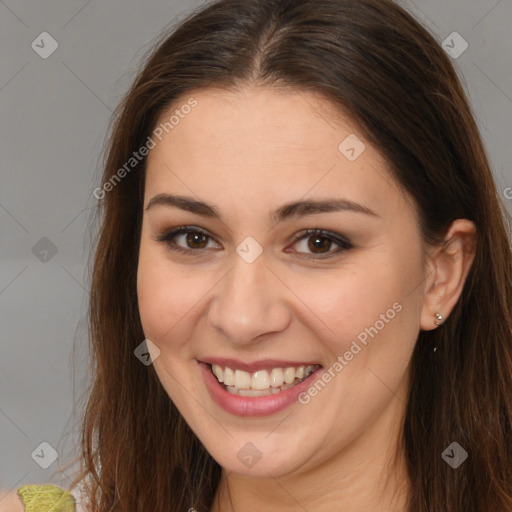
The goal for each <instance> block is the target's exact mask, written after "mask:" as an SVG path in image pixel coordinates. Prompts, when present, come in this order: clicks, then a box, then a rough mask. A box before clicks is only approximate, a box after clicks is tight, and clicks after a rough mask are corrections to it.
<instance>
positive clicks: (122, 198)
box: [73, 0, 512, 512]
mask: <svg viewBox="0 0 512 512" xmlns="http://www.w3.org/2000/svg"><path fill="white" fill-rule="evenodd" d="M94 195H95V197H96V198H97V199H98V200H99V206H100V211H101V214H102V217H101V221H102V224H101V231H100V235H99V240H98V245H97V248H96V253H95V261H94V273H93V278H92V287H91V297H90V326H91V341H92V349H93V350H92V353H93V362H92V363H91V371H93V372H94V387H93V389H92V390H91V393H90V398H89V402H88V408H87V411H86V415H85V418H84V423H83V432H82V434H83V444H82V448H83V453H82V458H81V460H82V463H83V467H82V469H83V470H82V472H81V474H80V475H78V476H77V478H76V479H75V481H74V482H73V487H74V486H76V485H77V484H78V483H82V485H83V487H84V489H85V491H84V496H85V497H86V509H87V510H88V511H89V512H100V511H101V512H103V511H105V512H106V511H107V510H109V511H110V510H112V511H114V510H115V511H135V510H140V511H143V510H144V511H146V510H147V511H149V510H151V511H173V512H174V511H176V512H177V511H185V510H190V511H192V510H196V511H198V512H204V511H213V512H221V511H222V512H225V511H238V510H280V511H287V510H314V511H315V512H318V511H319V512H322V511H325V510H333V509H334V510H344V511H345V512H353V511H366V510H372V511H382V512H384V511H404V512H405V511H408V512H413V511H414V512H416V511H422V512H427V511H428V512H434V511H440V510H449V511H450V512H467V511H468V510H471V511H475V512H477V511H482V512H484V511H485V512H489V511H491V510H499V511H503V512H507V511H509V512H510V511H512V442H511V441H512V437H511V436H512V434H511V423H512V334H511V332H512V331H511V319H510V311H511V306H512V276H511V268H510V262H511V251H510V242H509V238H508V230H507V226H506V223H505V219H506V210H505V208H504V206H503V203H502V202H501V199H500V197H499V194H498V193H497V190H496V185H495V183H494V181H493V176H492V173H491V170H490V168H489V162H488V159H487V156H486V152H485V149H484V147H483V144H482V140H481V137H480V135H479V133H478V129H477V126H476V124H475V121H474V118H473V116H472V113H471V110H470V107H469V105H468V100H467V98H466V96H465V94H464V92H463V89H462V87H461V85H460V82H459V80H458V78H457V75H456V73H455V71H454V69H453V67H452V65H451V62H450V60H449V58H448V57H447V56H446V55H445V53H444V52H443V50H442V49H441V48H440V46H439V45H438V44H437V43H436V41H435V40H434V38H433V37H432V36H431V35H430V34H428V33H427V32H426V31H425V29H423V28H422V27H421V26H420V25H419V24H418V23H417V22H416V21H414V20H413V19H412V18H411V17H410V15H408V14H407V13H406V12H405V11H404V10H403V9H402V8H400V7H399V6H397V5H395V4H394V3H392V2H391V1H389V0H357V1H353V0H324V1H322V2H318V1H315V0H299V1H298V0H293V1H292V0H288V1H285V0H261V1H258V2H253V1H249V0H220V1H217V2H214V3H210V4H209V5H207V6H206V7H203V8H202V9H200V10H198V11H196V12H195V13H192V14H191V15H190V16H189V17H188V18H187V19H186V20H185V21H183V22H182V23H181V24H180V26H179V27H178V28H177V29H176V30H174V31H173V33H172V34H171V35H168V34H165V39H164V40H163V41H162V42H160V43H159V44H158V46H157V47H156V48H155V51H154V52H153V53H152V55H151V56H150V57H149V58H148V60H147V62H146V63H145V65H144V67H143V69H142V70H141V72H140V73H139V75H138V77H137V78H136V80H135V83H134V85H133V86H132V88H131V90H130V91H129V92H128V94H127V95H126V97H125V99H124V101H123V102H122V104H121V105H120V106H119V109H118V111H117V117H116V122H115V125H114V128H113V132H112V136H111V139H110V141H109V146H108V156H107V159H106V164H105V171H104V176H103V181H102V183H101V184H100V185H99V186H98V188H97V189H96V190H95V192H94Z"/></svg>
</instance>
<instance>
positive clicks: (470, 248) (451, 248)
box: [420, 219, 476, 331]
mask: <svg viewBox="0 0 512 512" xmlns="http://www.w3.org/2000/svg"><path fill="white" fill-rule="evenodd" d="M475 251H476V227H475V224H474V223H473V222H471V221H470V220H468V219H456V220H454V221H453V223H452V225H451V226H450V229H449V230H448V232H447V234H446V238H445V242H444V244H443V245H442V246H441V247H439V246H436V247H435V248H433V249H431V250H430V251H429V255H428V265H427V267H428V270H427V274H426V275H427V277H426V280H425V282H426V284H425V296H424V299H423V307H422V311H421V318H420V328H421V330H423V331H430V330H432V329H436V328H437V327H438V326H437V325H436V324H435V323H434V321H436V322H438V323H439V324H441V323H443V322H445V321H446V319H447V318H448V316H449V315H450V313H451V312H452V309H453V308H454V307H455V304H456V303H457V301H458V300H459V297H460V294H461V293H462V290H463V288H464V283H465V281H466V277H467V275H468V273H469V270H470V268H471V265H472V263H473V260H474V258H475ZM436 312H437V313H440V314H441V316H442V317H443V319H442V320H439V319H438V318H437V317H436V316H435V313H436Z"/></svg>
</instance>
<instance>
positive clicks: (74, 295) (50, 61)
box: [0, 0, 512, 509]
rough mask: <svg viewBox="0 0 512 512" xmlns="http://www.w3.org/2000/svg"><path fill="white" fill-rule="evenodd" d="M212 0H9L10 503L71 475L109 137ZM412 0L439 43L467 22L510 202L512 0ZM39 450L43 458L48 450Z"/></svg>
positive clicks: (1, 423)
mask: <svg viewBox="0 0 512 512" xmlns="http://www.w3.org/2000/svg"><path fill="white" fill-rule="evenodd" d="M202 3H203V2H199V1H184V0H179V1H178V0H167V1H156V0H153V1H148V2H135V1H133V0H129V1H128V0H125V1H120V0H108V1H103V2H100V1H99V0H89V1H87V0H72V1H70V0H67V1H64V0H51V1H45V2H36V1H28V0H6V1H1V0H0V65H1V66H0V134H1V136H0V169H1V173H2V174H1V189H0V223H1V228H0V229H1V259H2V265H1V271H0V307H1V309H0V314H1V318H0V322H1V323H0V325H1V336H2V357H1V359H0V454H1V462H0V464H1V465H0V491H1V492H0V509H1V498H2V497H3V496H4V495H5V492H6V491H7V490H9V489H13V488H16V487H19V486H21V485H24V484H27V483H55V484H57V485H61V486H63V487H67V485H68V483H69V479H68V478H67V477H66V476H65V475H64V476H62V477H61V476H59V475H57V474H56V473H55V472H56V470H57V469H58V467H59V466H61V465H63V464H64V463H65V462H66V461H68V460H69V458H68V454H69V452H70V450H72V449H73V447H74V446H75V445H76V439H77V428H78V425H77V417H76V416H73V415H72V412H73V404H74V403H75V401H76V400H78V399H79V397H80V394H81V393H82V392H83V389H84V385H85V383H86V379H87V375H86V372H85V371H84V370H85V368H86V366H87V361H88V357H87V350H88V349H87V346H86V336H85V332H86V331H85V313H86V306H87V303H86V298H87V289H88V278H87V258H88V256H89V255H88V252H89V247H90V233H89V231H88V215H89V214H90V208H91V207H93V205H94V204H95V199H94V198H93V196H92V191H93V189H94V188H95V187H96V186H97V185H98V181H97V180H98V176H99V174H98V173H99V167H100V160H99V157H100V151H101V150H102V148H103V144H104V140H105V136H106V133H107V129H108V123H109V120H110V116H111V112H112V110H113V109H114V107H115V106H116V104H117V103H118V102H119V100H120V99H121V96H122V95H123V94H124V92H125V91H126V90H127V88H128V86H129V84H130V83H131V80H132V79H133V77H134V73H135V72H136V69H137V65H138V63H139V62H140V59H141V58H142V56H143V54H144V53H145V52H147V51H148V50H149V48H150V46H151V44H152V42H153V41H154V40H155V37H156V36H158V34H159V33H160V31H161V30H162V29H163V28H164V26H166V25H168V24H169V23H171V22H173V21H176V22H179V21H180V20H181V19H182V18H183V16H184V15H185V14H186V13H187V12H188V10H189V9H191V8H193V7H195V6H198V5H200V4H202ZM402 5H404V6H405V7H406V8H407V9H408V10H409V11H410V12H412V13H413V14H414V15H415V16H416V18H417V19H419V20H420V21H421V22H422V23H423V24H424V25H426V26H427V27H429V28H430V30H431V31H432V32H433V33H434V35H435V36H436V38H437V40H438V41H439V42H440V43H441V42H442V41H443V40H445V39H446V38H447V37H448V36H449V35H450V34H451V33H452V32H454V31H455V32H458V33H459V34H460V35H461V36H462V37H463V38H464V39H465V40H466V41H467V42H468V44H469V47H468V49H467V50H466V51H465V52H464V53H462V55H460V56H459V57H457V58H456V59H453V62H454V64H455V66H456V69H457V70H458V72H459V75H460V76H461V78H462V80H463V84H464V87H465V89H466V91H467V93H468V95H469V97H470V100H471V102H472V105H473V108H474V111H475V115H476V118H477V122H478V125H479V127H480V129H481V131H482V134H483V137H484V139H485V142H486V145H487V149H488V152H489V154H490V157H491V163H492V165H493V171H494V175H495V178H496V182H497V185H498V188H499V189H500V191H501V192H502V194H503V200H504V202H505V204H506V205H507V208H508V210H509V212H510V210H511V207H512V189H510V190H509V193H507V187H512V172H511V163H512V144H511V143H510V142H511V132H512V130H511V128H510V126H511V119H512V72H511V70H512V61H511V55H512V36H511V22H512V0H500V1H497V0H478V1H470V2H468V1H465V2H464V1H461V0H450V1H447V0H430V1H429V0H423V1H421V3H420V1H419V0H417V1H416V2H412V1H410V0H409V1H407V2H402ZM42 32H49V33H50V34H51V36H52V37H53V38H54V39H55V40H56V41H57V43H58V48H57V49H56V50H55V52H54V53H53V54H51V55H50V56H49V57H48V58H46V59H43V58H42V57H40V55H39V54H38V53H36V51H35V50H34V49H33V48H32V47H31V44H32V42H33V41H34V40H35V41H36V43H39V45H40V46H42V44H41V43H40V39H41V38H40V37H38V36H39V35H40V34H41V33H42ZM448 41H449V43H448V44H450V45H452V46H454V47H455V50H457V49H459V48H461V47H460V43H459V42H457V41H456V40H454V42H453V43H451V42H450V39H448ZM43 44H44V45H45V49H46V50H48V48H49V45H48V40H46V42H45V43H43ZM46 50H45V51H46ZM41 51H42V49H41ZM43 237H46V238H47V239H49V240H50V241H51V242H48V240H46V239H44V240H43V241H41V239H42V238H43ZM34 247H35V248H34ZM52 248H53V250H54V251H55V249H57V252H56V253H55V254H52ZM44 250H47V251H48V252H47V253H45V252H44ZM74 340H75V342H74ZM42 442H47V443H49V444H50V445H51V446H52V447H53V448H54V449H56V450H57V452H58V459H57V460H56V461H55V462H53V464H52V465H50V466H49V467H48V468H47V469H43V468H42V467H40V466H39V465H38V464H37V463H36V462H35V460H36V459H37V457H36V456H34V458H33V457H32V455H31V454H32V453H33V452H34V450H36V448H38V447H39V445H40V444H41V443H42ZM40 450H41V449H40V448H39V449H38V451H37V452H36V453H39V455H40V459H39V460H43V459H44V458H45V457H49V451H48V449H45V448H44V447H43V453H44V456H43V455H41V451H40ZM71 474H72V471H71V470H68V472H67V475H68V476H69V475H71Z"/></svg>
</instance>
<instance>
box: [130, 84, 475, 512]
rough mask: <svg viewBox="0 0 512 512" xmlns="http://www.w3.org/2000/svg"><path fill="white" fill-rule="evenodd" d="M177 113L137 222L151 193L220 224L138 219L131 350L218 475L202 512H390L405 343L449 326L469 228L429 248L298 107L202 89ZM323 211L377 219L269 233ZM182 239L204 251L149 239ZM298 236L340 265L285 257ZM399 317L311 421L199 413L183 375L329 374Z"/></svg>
mask: <svg viewBox="0 0 512 512" xmlns="http://www.w3.org/2000/svg"><path fill="white" fill-rule="evenodd" d="M190 96H193V97H194V98H196V100H197V102H198V104H197V106H196V107H195V108H194V109H193V110H192V111H191V113H190V114H188V115H187V116H186V117H185V118H184V119H182V120H180V123H179V124H178V125H177V126H175V127H174V129H173V130H171V131H170V132H169V133H167V134H164V136H163V138H162V140H161V141H160V142H158V144H157V145H156V146H155V147H154V148H153V149H151V151H150V153H149V156H148V166H147V176H146V186H145V195H144V207H146V206H147V205H148V203H149V201H150V199H151V198H152V197H154V196H155V195H157V194H160V193H172V194H181V195H187V196H191V197H192V198H195V199H200V200H203V201H207V202H208V203H213V204H215V205H216V206H217V207H218V209H219V210H220V212H221V214H222V216H223V218H224V222H222V221H219V220H214V219H209V218H207V217H202V216H199V215H197V214H194V213H190V212H186V211H183V210H180V209H177V208H170V207H166V206H155V207H153V208H151V209H150V210H148V211H144V217H143V226H142V233H141V245H140V257H139V266H138V275H137V278H138V300H139V309H140V315H141V320H142V325H143V328H144V333H145V335H146V338H148V339H150V340H151V341H152V342H153V343H154V344H155V345H157V346H158V348H159V350H160V351H161V352H160V355H159V357H157V358H156V359H155V360H154V363H153V364H154V367H155V370H156V372H157V374H158V377H159V379H160V381H161V383H162V385H163V387H164V388H165V390H166V392H167V393H168V394H169V397H170V398H171V399H172V401H173V402H174V403H175V405H176V406H177V408H178V409H179V411H180V412H181V414H182V415H183V417H184V418H185V420H186V421H187V423H188V424H189V425H190V427H191V428H192V429H193V431H194V432H195V433H196V435H197V436H198V437H199V439H200V440H201V442H202V443H203V444H204V446H205V447H206V449H207V450H208V451H209V453H210V454H211V455H212V456H213V457H214V458H215V459H216V460H217V462H218V463H219V464H220V465H221V466H222V468H223V472H222V476H223V480H222V482H221V485H220V486H219V489H218V491H217V496H216V500H215V503H214V505H213V507H212V511H214V512H220V511H223V512H224V511H230V510H234V511H239V510H244V511H245V512H247V511H261V510H269V511H274V510H275V511H277V510H279V511H280V512H283V511H285V512H286V511H292V510H294V511H295V510H314V511H316V512H323V511H327V510H329V511H331V510H333V505H334V504H336V505H337V504H339V506H340V507H342V508H343V510H344V512H356V511H358V512H361V511H370V510H371V511H372V512H375V511H382V512H383V511H405V510H406V509H405V498H406V493H407V489H408V483H407V478H406V476H405V470H404V464H403V453H401V454H400V457H399V458H398V460H397V464H396V467H395V468H394V469H395V471H393V472H391V471H390V469H391V464H392V461H393V459H392V455H393V453H394V450H395V446H396V443H397V439H398V435H399V433H400V428H401V422H402V418H403V415H404V407H405V401H406V394H407V389H408V385H409V384H408V365H409V361H410V357H411V354H412V351H413V348H414V344H415V342H416V340H417V337H418V334H419V331H420V329H422V330H430V329H434V328H438V326H436V325H435V324H434V320H436V318H435V317H434V313H435V312H436V311H438V312H440V313H441V314H442V315H443V317H444V318H445V319H446V318H447V317H448V316H449V314H450V312H451V310H452V309H453V307H454V306H455V304H456V302H457V300H458V298H459V296H460V293H461V292H462V288H463V285H464V281H465V279H466V276H467V273H468V271H469V268H470V265H471V263H472V261H473V257H474V234H475V227H474V225H473V224H472V223H471V222H470V221H468V220H465V219H458V220H456V221H455V222H454V223H453V224H452V226H451V228H450V230H449V232H448V235H447V239H450V243H449V244H448V246H447V247H446V248H445V249H442V248H441V247H426V246H425V245H424V242H423V241H422V238H421V235H420V231H419V227H418V224H417V215H416V211H415V209H414V205H413V203H412V201H409V200H408V198H407V197H406V196H405V195H404V193H403V192H401V191H400V189H399V188H398V184H397V183H396V182H395V181H394V179H393V178H392V176H391V174H390V173H389V171H388V170H387V167H386V162H385V161H384V160H383V158H382V157H381V156H380V154H379V153H378V151H377V150H376V149H375V148H373V147H372V146H371V145H370V144H369V142H367V141H366V140H365V138H364V136H363V135H362V134H361V133H360V131H358V129H357V126H356V125H355V123H353V122H352V121H351V120H350V119H349V118H348V117H346V116H345V115H343V114H342V113H338V112H336V111H335V110H334V108H333V106H332V105H330V104H329V103H328V102H327V101H326V100H324V99H322V98H320V97H317V96H316V95H313V94H312V93H309V92H308V93H304V92H301V93H299V92H290V91H288V92H286V93H284V92H282V91H280V92H278V91H276V90H275V89H271V88H260V87H256V86H247V87H245V88H244V89H243V90H241V91H237V92H227V91H222V90H215V89H207V90H202V91H199V92H197V93H196V94H190V95H188V96H186V97H183V98H180V100H179V101H177V102H176V104H175V105H174V106H173V108H176V106H179V105H181V104H184V103H185V102H186V101H187V99H188V98H189V97H190ZM171 110H173V109H171ZM164 117H165V118H168V114H166V115H165V116H162V119H164ZM349 134H356V135H357V136H358V137H359V139H360V140H362V141H363V142H364V144H365V145H366V149H365V150H364V151H363V153H362V154H361V155H360V156H359V157H358V158H357V159H356V160H355V161H353V162H351V161H349V160H348V159H347V158H346V157H345V156H344V155H343V154H342V153H341V152H340V151H339V150H338V146H339V144H340V142H341V141H343V140H344V139H345V138H346V137H347V136H348V135H349ZM327 197H339V198H341V197H343V198H347V199H350V200H353V201H356V202H358V203H360V204H363V205H365V206H367V207H369V208H371V209H372V210H374V211H375V212H376V213H377V214H378V217H372V216H367V215H363V214H361V213H355V212H349V211H344V212H330V213H320V214H315V215H312V216H307V217H302V218H301V217H295V218H291V219H288V220H285V221H282V222H279V223H277V224H275V223H274V222H273V221H271V220H270V212H272V211H273V210H274V209H276V208H278V207H279V206H281V205H282V204H283V203H286V202H289V201H294V200H299V199H322V198H327ZM183 225H188V226H194V228H200V229H202V230H204V231H207V232H208V234H209V236H210V238H206V239H203V240H201V239H200V238H197V239H194V238H192V245H190V240H189V243H188V244H187V238H186V235H178V236H177V238H175V239H174V242H175V244H176V245H178V246H180V247H182V248H189V249H190V250H191V251H195V252H194V253H193V254H190V255H184V254H179V253H175V252H173V251H172V250H171V249H170V248H169V247H168V246H167V245H166V244H165V243H163V242H158V241H156V240H155V238H156V237H157V236H158V235H161V234H164V233H166V232H168V231H169V230H170V229H171V228H175V227H179V226H183ZM310 228H320V229H324V230H329V231H332V232H334V233H338V234H340V235H342V236H344V237H346V238H348V240H349V241H350V242H351V244H352V245H353V248H352V249H349V250H346V251H343V252H338V253H337V252H336V251H337V250H338V249H339V246H338V245H337V244H336V242H335V241H332V243H331V245H330V246H329V243H328V241H326V242H324V243H326V246H325V248H324V251H325V253H324V252H322V250H321V249H317V250H316V252H315V248H314V247H311V245H309V246H308V240H309V241H310V243H311V239H313V241H314V239H315V237H314V236H313V237H311V235H310V236H309V238H308V236H306V238H302V239H301V240H299V241H294V240H293V238H292V236H293V235H295V234H301V233H302V232H303V231H304V230H306V229H310ZM192 234H193V233H192ZM192 234H191V235H192ZM248 236H251V237H253V238H254V239H255V240H256V241H257V242H258V244H259V245H260V246H261V248H262V250H263V252H262V254H261V255H260V256H259V257H258V258H257V259H256V260H255V261H254V262H253V263H250V264H249V263H247V262H246V261H245V260H244V259H242V258H241V257H240V256H239V255H238V253H237V252H236V248H237V246H238V245H239V244H241V242H242V241H243V240H244V239H245V238H246V237H248ZM189 238H190V236H189ZM194 240H195V245H194ZM331 240H332V239H331ZM198 246H199V247H203V248H200V249H195V247H198ZM285 249H288V251H285ZM290 250H292V251H295V252H290ZM326 253H327V254H326ZM201 254H202V256H201ZM329 254H330V255H331V257H327V256H328V255H329ZM308 256H309V257H310V258H311V259H310V260H307V259H306V258H307V257H308ZM315 258H316V259H315ZM396 302H398V303H399V304H401V306H402V309H401V311H400V312H397V313H396V315H395V316H394V318H393V319H392V320H389V321H388V322H387V323H385V327H384V328H382V329H381V330H379V332H378V334H377V335H375V336H374V337H373V338H371V337H369V338H368V343H367V345H366V346H364V348H363V349H362V350H361V351H360V352H359V353H358V354H357V355H356V356H354V358H353V359H352V360H351V361H350V362H349V363H348V364H347V365H346V366H345V367H344V368H343V370H342V371H340V372H338V373H337V374H336V377H335V378H333V379H332V380H331V381H330V382H329V383H328V384H327V385H326V386H325V387H324V388H323V389H322V390H321V392H319V393H318V394H317V395H316V396H315V397H313V398H312V399H311V401H310V402H309V403H308V404H305V405H303V404H300V403H294V404H293V405H292V406H290V407H288V408H287V409H285V410H284V411H281V412H278V413H276V414H272V415H269V416H266V417H258V418H243V417H237V416H235V415H232V414H230V413H227V412H226V411H224V410H223V409H221V408H220V407H219V406H217V405H216V403H215V402H213V401H212V399H211V398H210V396H209V393H208V391H207V389H206V387H205V385H204V382H203V379H202V376H201V373H200V370H199V367H198V365H197V360H201V359H204V358H206V357H208V356H224V357H234V358H238V359H241V360H247V361H253V360H255V359H264V358H276V359H287V360H292V361H318V362H320V363H321V364H322V366H323V367H324V369H327V368H329V367H331V366H332V365H333V363H334V362H335V361H336V357H337V356H338V355H343V354H344V353H345V352H346V351H347V350H348V349H349V348H350V346H351V344H352V342H353V341H354V340H355V339H356V337H357V335H358V334H359V333H361V332H362V331H364V329H365V328H368V327H370V326H374V325H375V323H376V321H377V320H379V319H380V318H381V316H380V315H381V314H385V313H386V311H387V310H389V309H390V308H392V305H393V304H394V303H396ZM440 328H442V327H440ZM248 442H251V443H253V444H254V445H255V446H256V447H257V449H258V450H259V451H260V452H261V454H262V455H261V459H260V460H259V461H258V462H257V463H256V464H255V465H253V466H252V467H250V468H249V467H246V466H245V465H244V464H242V463H241V461H240V460H239V459H238V458H237V453H238V451H239V450H240V449H241V448H242V447H244V446H245V445H246V443H248ZM388 477H389V478H388ZM228 483H229V494H230V495H228V493H227V488H228V487H227V484H228ZM217 499H218V500H219V504H217ZM335 508H336V507H335ZM338 509H341V508H338Z"/></svg>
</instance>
